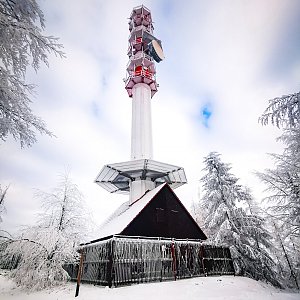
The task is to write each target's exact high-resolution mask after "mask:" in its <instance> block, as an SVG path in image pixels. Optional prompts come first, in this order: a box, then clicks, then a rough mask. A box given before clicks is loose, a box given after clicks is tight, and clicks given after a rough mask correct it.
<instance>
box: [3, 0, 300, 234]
mask: <svg viewBox="0 0 300 300" xmlns="http://www.w3.org/2000/svg"><path fill="white" fill-rule="evenodd" d="M38 3H39V4H40V6H41V9H42V10H43V12H44V15H45V19H46V29H45V31H44V34H45V35H52V36H55V37H59V41H60V43H62V44H63V45H64V52H65V53H66V58H64V59H60V58H58V57H55V56H54V55H49V64H50V66H49V68H48V67H46V66H41V68H40V70H39V71H38V72H37V73H35V72H34V71H33V70H30V69H29V70H28V72H27V81H28V82H30V83H34V84H36V85H37V87H36V95H35V97H34V98H33V99H32V100H33V102H32V106H31V107H32V110H33V111H34V113H35V114H36V115H38V116H40V117H41V118H42V119H43V120H44V121H45V122H46V124H47V128H48V129H49V130H50V131H52V132H53V133H54V134H55V136H56V137H52V138H50V137H49V136H43V135H39V134H37V138H38V142H37V143H36V144H34V145H33V146H32V147H30V148H24V149H21V148H20V145H19V143H18V142H16V141H14V140H13V139H12V138H9V139H8V140H7V141H6V142H1V143H0V182H1V184H2V185H7V184H10V188H9V191H8V194H7V198H6V203H5V205H6V210H7V212H6V214H5V215H4V216H3V222H2V224H1V227H2V228H3V229H6V230H8V231H10V232H16V231H17V230H18V228H20V226H22V225H25V224H33V223H34V222H35V221H36V214H37V213H38V212H39V211H40V204H41V203H40V199H38V198H36V197H35V194H36V190H42V191H46V192H49V191H51V189H53V188H54V187H55V186H56V185H57V182H58V180H59V174H61V173H64V172H65V170H68V171H69V173H70V177H71V178H72V180H73V182H74V183H76V184H77V185H78V187H79V189H80V190H81V192H82V193H83V195H84V198H85V201H86V205H87V208H88V210H89V211H90V215H91V220H93V222H94V223H95V224H101V223H102V222H104V221H105V219H106V218H107V217H108V216H109V215H110V214H111V213H112V212H113V211H114V210H115V209H116V208H117V207H118V206H119V205H120V204H121V203H123V202H124V201H127V200H128V196H126V195H125V196H124V195H116V194H109V193H108V192H106V191H105V190H104V189H102V188H101V187H99V186H98V185H97V184H95V183H94V180H95V178H96V176H97V174H98V173H99V172H100V170H101V168H102V167H103V166H104V165H106V164H109V163H117V162H122V161H127V160H129V159H130V130H131V99H130V98H129V97H128V95H127V92H126V90H125V88H124V82H123V78H125V77H126V64H127V62H128V57H127V55H126V53H127V47H128V41H127V39H128V35H129V31H128V24H127V23H128V17H129V16H130V13H131V11H132V8H133V7H135V6H139V5H141V4H144V5H145V6H146V7H148V8H149V9H150V10H151V12H152V19H153V21H154V35H155V36H156V37H157V38H159V39H160V40H161V41H162V45H163V49H164V54H165V57H166V58H165V60H164V61H162V62H161V63H159V64H157V66H156V70H157V81H158V83H159V91H158V92H157V93H156V94H155V96H154V97H153V99H152V124H153V148H154V159H155V160H157V161H161V162H165V163H170V164H173V165H177V166H181V167H184V168H185V172H186V176H187V179H188V184H186V185H184V186H182V187H180V188H178V189H176V190H175V193H176V194H177V195H178V197H179V198H180V199H181V201H182V203H183V204H184V205H185V206H186V207H187V208H188V209H189V208H190V206H191V203H192V202H197V201H198V197H199V195H200V196H201V194H202V190H201V187H200V185H199V179H200V178H201V177H202V176H203V171H202V169H203V168H204V165H203V158H204V157H205V156H206V155H208V153H209V152H211V151H217V152H219V153H221V155H222V160H223V161H224V162H225V163H230V164H231V166H232V169H231V171H232V173H233V174H234V175H235V176H237V177H238V178H240V180H239V183H240V184H243V185H246V186H248V187H249V188H250V189H251V190H252V193H253V195H254V197H255V199H256V200H257V201H258V202H260V201H261V200H262V199H263V197H265V196H266V194H265V193H264V189H265V187H264V186H263V185H262V184H261V183H260V182H259V180H258V179H257V178H256V176H255V174H254V172H255V171H263V170H264V169H265V168H271V167H272V165H273V162H272V160H271V159H270V158H269V157H268V155H267V153H272V152H277V153H280V152H281V151H282V145H281V144H279V143H278V142H276V137H278V136H279V135H280V133H281V132H280V130H278V129H276V128H274V127H272V126H265V127H263V126H261V125H260V124H259V123H258V118H259V116H260V115H261V114H262V113H263V111H264V109H265V108H266V107H267V104H268V100H269V99H272V98H274V97H277V96H281V95H286V94H290V93H295V92H298V91H299V79H300V26H299V14H300V2H299V1H297V0H285V1H279V0H252V1H250V0H243V1H234V0H222V1H221V0H219V1H217V0H214V1H208V0H186V1H179V0H173V1H172V0H152V1H151V0H148V1H143V2H141V1H140V0H139V1H135V0H123V1H121V0H111V1H104V0H102V1H100V0H86V1H79V0H52V1H46V0H39V1H38Z"/></svg>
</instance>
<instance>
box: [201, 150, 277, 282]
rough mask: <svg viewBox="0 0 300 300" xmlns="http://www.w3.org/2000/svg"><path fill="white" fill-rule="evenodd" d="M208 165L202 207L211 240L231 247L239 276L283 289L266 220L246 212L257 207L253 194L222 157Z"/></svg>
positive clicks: (210, 158)
mask: <svg viewBox="0 0 300 300" xmlns="http://www.w3.org/2000/svg"><path fill="white" fill-rule="evenodd" d="M204 163H205V168H204V171H205V172H206V174H205V175H204V176H203V177H202V178H201V182H202V184H203V190H204V194H203V196H202V197H201V200H200V204H201V208H202V211H203V214H204V216H205V219H204V229H205V230H206V232H207V236H208V238H209V240H210V241H212V242H213V243H216V244H221V245H226V246H228V247H230V250H231V254H232V256H233V259H234V264H235V269H236V272H237V274H241V275H246V276H249V277H252V278H255V279H262V280H267V281H269V282H272V283H273V284H274V285H277V286H279V285H280V283H279V282H278V281H277V280H276V269H275V268H274V262H273V260H272V257H271V255H270V254H269V250H270V248H272V244H271V242H270V240H271V236H270V234H269V233H268V231H267V230H266V229H265V227H264V221H263V219H262V218H260V217H259V216H258V215H254V214H252V213H248V214H247V213H246V211H245V209H244V208H243V205H244V206H245V205H246V204H249V203H253V199H252V196H251V194H250V191H249V190H248V189H245V188H244V187H242V186H241V185H239V184H238V178H236V177H235V176H234V175H233V174H231V173H230V169H231V167H230V166H229V164H225V163H223V162H222V161H221V158H220V154H218V153H216V152H212V153H210V154H209V155H208V156H207V157H205V159H204ZM238 203H240V205H238ZM251 209H252V210H253V207H251Z"/></svg>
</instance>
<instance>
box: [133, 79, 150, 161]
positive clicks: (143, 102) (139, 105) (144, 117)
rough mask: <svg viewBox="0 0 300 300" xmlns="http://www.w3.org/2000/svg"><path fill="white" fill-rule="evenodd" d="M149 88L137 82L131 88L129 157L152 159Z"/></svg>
mask: <svg viewBox="0 0 300 300" xmlns="http://www.w3.org/2000/svg"><path fill="white" fill-rule="evenodd" d="M152 158H153V146H152V120H151V89H150V87H149V85H147V84H145V83H138V84H135V85H134V86H133V89H132V126H131V159H152Z"/></svg>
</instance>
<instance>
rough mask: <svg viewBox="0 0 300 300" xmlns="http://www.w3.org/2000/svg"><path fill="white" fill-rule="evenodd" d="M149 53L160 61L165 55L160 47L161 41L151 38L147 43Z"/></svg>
mask: <svg viewBox="0 0 300 300" xmlns="http://www.w3.org/2000/svg"><path fill="white" fill-rule="evenodd" d="M148 47H149V54H150V55H151V56H152V57H153V59H154V60H155V61H156V62H158V63H159V62H161V61H162V60H163V59H164V58H165V56H164V52H163V49H162V47H161V43H160V41H158V40H152V41H151V42H150V43H149V44H148Z"/></svg>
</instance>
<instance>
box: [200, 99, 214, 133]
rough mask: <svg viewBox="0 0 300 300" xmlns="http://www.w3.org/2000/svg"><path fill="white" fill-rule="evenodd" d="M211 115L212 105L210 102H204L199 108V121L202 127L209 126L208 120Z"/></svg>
mask: <svg viewBox="0 0 300 300" xmlns="http://www.w3.org/2000/svg"><path fill="white" fill-rule="evenodd" d="M211 115H212V107H211V105H210V104H206V105H204V106H203V107H202V108H201V121H202V124H203V125H204V127H206V128H209V120H210V118H211Z"/></svg>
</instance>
